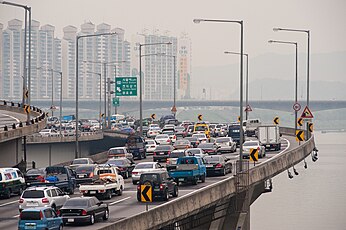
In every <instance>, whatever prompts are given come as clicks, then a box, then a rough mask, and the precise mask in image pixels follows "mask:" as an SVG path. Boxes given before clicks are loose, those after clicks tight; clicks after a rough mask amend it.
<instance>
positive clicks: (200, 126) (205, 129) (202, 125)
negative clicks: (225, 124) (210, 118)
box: [193, 122, 210, 139]
mask: <svg viewBox="0 0 346 230" xmlns="http://www.w3.org/2000/svg"><path fill="white" fill-rule="evenodd" d="M193 133H204V134H205V135H206V137H207V138H208V139H209V138H210V130H209V125H208V124H207V123H206V122H199V123H196V124H195V126H194V128H193Z"/></svg>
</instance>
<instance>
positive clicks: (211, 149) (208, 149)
mask: <svg viewBox="0 0 346 230" xmlns="http://www.w3.org/2000/svg"><path fill="white" fill-rule="evenodd" d="M198 148H200V149H202V150H203V151H204V152H205V153H207V154H208V155H216V154H219V153H220V152H219V148H220V147H219V146H217V145H216V144H215V143H201V144H199V145H198Z"/></svg>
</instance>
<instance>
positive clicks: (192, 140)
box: [184, 137, 199, 148]
mask: <svg viewBox="0 0 346 230" xmlns="http://www.w3.org/2000/svg"><path fill="white" fill-rule="evenodd" d="M184 139H186V140H188V141H190V144H191V145H192V147H193V148H197V146H198V145H199V141H198V138H197V137H185V138H184Z"/></svg>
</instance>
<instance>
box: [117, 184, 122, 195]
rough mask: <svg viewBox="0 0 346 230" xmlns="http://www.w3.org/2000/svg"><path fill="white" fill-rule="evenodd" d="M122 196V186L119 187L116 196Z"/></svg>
mask: <svg viewBox="0 0 346 230" xmlns="http://www.w3.org/2000/svg"><path fill="white" fill-rule="evenodd" d="M121 195H123V186H120V189H119V190H118V196H121Z"/></svg>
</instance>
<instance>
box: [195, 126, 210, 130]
mask: <svg viewBox="0 0 346 230" xmlns="http://www.w3.org/2000/svg"><path fill="white" fill-rule="evenodd" d="M206 130H208V127H207V126H196V127H195V131H206Z"/></svg>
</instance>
